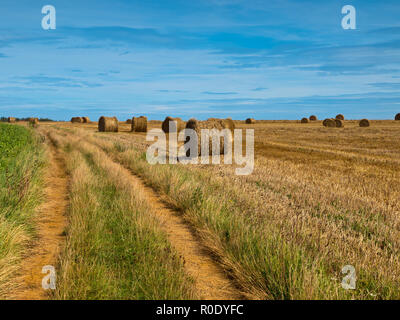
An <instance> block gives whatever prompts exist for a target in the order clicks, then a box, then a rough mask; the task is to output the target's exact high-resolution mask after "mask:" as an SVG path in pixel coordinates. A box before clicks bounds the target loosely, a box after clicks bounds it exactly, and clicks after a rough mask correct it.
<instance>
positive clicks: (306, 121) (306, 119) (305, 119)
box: [301, 118, 310, 123]
mask: <svg viewBox="0 0 400 320" xmlns="http://www.w3.org/2000/svg"><path fill="white" fill-rule="evenodd" d="M309 122H310V120H308V118H303V119H301V123H309Z"/></svg>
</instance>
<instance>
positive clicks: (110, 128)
mask: <svg viewBox="0 0 400 320" xmlns="http://www.w3.org/2000/svg"><path fill="white" fill-rule="evenodd" d="M99 131H100V132H118V119H117V117H100V119H99Z"/></svg>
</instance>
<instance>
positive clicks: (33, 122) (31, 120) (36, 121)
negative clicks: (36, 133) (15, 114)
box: [28, 118, 39, 128]
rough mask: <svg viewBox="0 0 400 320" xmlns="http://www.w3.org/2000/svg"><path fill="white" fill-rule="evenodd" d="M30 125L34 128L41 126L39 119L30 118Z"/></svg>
mask: <svg viewBox="0 0 400 320" xmlns="http://www.w3.org/2000/svg"><path fill="white" fill-rule="evenodd" d="M28 121H29V125H31V126H32V127H35V128H36V127H37V126H38V125H39V119H38V118H29V119H28Z"/></svg>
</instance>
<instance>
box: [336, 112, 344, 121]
mask: <svg viewBox="0 0 400 320" xmlns="http://www.w3.org/2000/svg"><path fill="white" fill-rule="evenodd" d="M336 119H338V120H344V115H342V114H340V113H339V114H338V115H337V116H336Z"/></svg>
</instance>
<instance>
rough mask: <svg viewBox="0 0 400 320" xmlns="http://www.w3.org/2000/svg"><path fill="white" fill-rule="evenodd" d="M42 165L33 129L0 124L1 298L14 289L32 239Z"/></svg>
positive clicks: (41, 153) (40, 184)
mask: <svg viewBox="0 0 400 320" xmlns="http://www.w3.org/2000/svg"><path fill="white" fill-rule="evenodd" d="M44 165H45V157H44V148H43V145H42V144H41V142H40V139H39V137H38V136H37V135H36V134H35V133H34V132H33V131H32V130H30V129H27V128H24V127H22V126H15V125H8V124H2V123H0V298H7V297H9V295H10V293H11V292H12V291H13V290H14V289H16V285H17V283H16V281H15V277H16V275H17V274H18V270H19V263H20V261H21V259H22V257H23V255H24V254H26V250H27V247H28V244H29V242H30V241H32V240H33V238H34V234H35V233H34V229H35V219H34V218H35V214H34V213H35V208H36V207H37V206H38V205H39V203H40V201H41V197H42V182H43V180H42V173H43V170H42V169H43V167H44Z"/></svg>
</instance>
